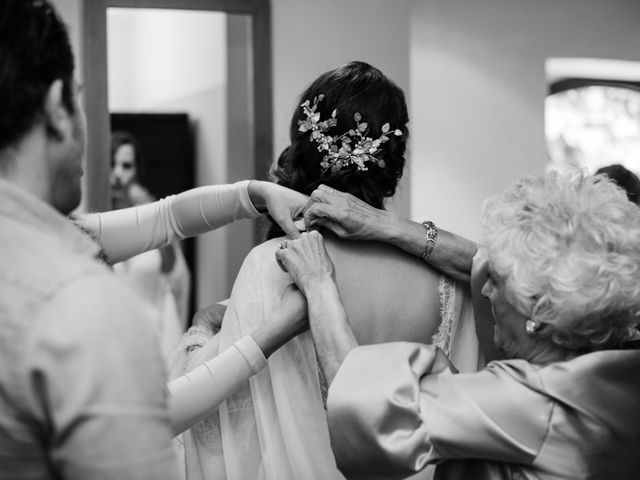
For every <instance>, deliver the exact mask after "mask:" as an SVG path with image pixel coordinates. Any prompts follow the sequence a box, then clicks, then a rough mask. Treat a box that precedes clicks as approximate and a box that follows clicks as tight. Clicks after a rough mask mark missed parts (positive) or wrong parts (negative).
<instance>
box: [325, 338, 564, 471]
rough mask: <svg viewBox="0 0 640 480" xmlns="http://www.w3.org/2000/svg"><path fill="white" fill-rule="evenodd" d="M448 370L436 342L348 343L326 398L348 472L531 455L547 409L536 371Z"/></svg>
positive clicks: (337, 452)
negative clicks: (432, 344)
mask: <svg viewBox="0 0 640 480" xmlns="http://www.w3.org/2000/svg"><path fill="white" fill-rule="evenodd" d="M525 365H526V364H525ZM520 366H522V365H520ZM452 372H453V366H452V365H450V363H449V361H448V359H447V358H446V356H445V355H444V354H443V353H442V351H441V350H439V349H438V348H437V347H433V346H427V345H420V344H413V343H400V342H398V343H387V344H379V345H368V346H361V347H357V348H355V349H353V350H352V351H351V352H350V353H349V354H348V355H347V358H346V359H345V360H344V362H343V364H342V366H341V367H340V369H339V371H338V373H337V375H336V377H335V379H334V381H333V383H332V384H331V386H330V388H329V395H328V400H327V413H328V419H329V429H330V434H331V443H332V446H333V450H334V453H335V455H336V460H337V462H338V466H339V467H340V469H341V470H342V471H343V472H344V473H345V475H347V476H350V475H353V476H354V477H357V476H358V474H359V473H360V474H362V473H363V472H366V471H375V472H378V473H379V474H380V475H384V477H385V478H389V479H393V478H404V477H406V476H408V475H410V474H412V473H415V472H418V471H420V470H422V469H423V468H425V467H426V466H427V465H428V464H430V463H439V462H440V461H443V460H456V459H460V460H462V461H464V460H465V459H469V458H471V459H480V460H487V461H496V462H515V463H528V462H531V461H533V459H534V458H535V457H536V455H537V453H538V451H539V450H540V447H541V446H542V443H543V442H544V439H545V436H546V432H547V430H548V425H547V420H548V419H549V416H550V412H551V411H552V408H553V405H552V402H551V401H550V400H549V398H548V397H546V396H544V395H541V394H539V393H538V392H539V390H538V389H539V388H541V385H539V384H536V375H535V372H533V371H528V370H527V369H526V368H523V369H522V370H520V371H519V370H518V367H514V368H512V367H511V366H508V365H507V366H503V365H501V364H492V365H491V367H489V368H487V369H485V370H483V371H481V372H478V373H469V374H454V373H452ZM445 465H450V464H449V463H448V462H447V463H446V464H445ZM448 468H449V467H448ZM451 478H454V477H451ZM455 478H474V476H473V475H472V476H468V477H467V476H459V477H455ZM482 478H485V477H482ZM486 478H489V477H486ZM491 478H493V477H491Z"/></svg>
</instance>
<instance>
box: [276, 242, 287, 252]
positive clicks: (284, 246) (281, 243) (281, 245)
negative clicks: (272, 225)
mask: <svg viewBox="0 0 640 480" xmlns="http://www.w3.org/2000/svg"><path fill="white" fill-rule="evenodd" d="M278 248H279V249H280V250H284V249H285V248H287V241H286V240H284V241H283V242H280V243H279V244H278Z"/></svg>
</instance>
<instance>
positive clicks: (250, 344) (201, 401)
mask: <svg viewBox="0 0 640 480" xmlns="http://www.w3.org/2000/svg"><path fill="white" fill-rule="evenodd" d="M266 365H267V359H266V358H265V356H264V354H263V353H262V351H261V350H260V348H259V347H258V345H257V344H256V342H255V341H254V340H253V338H252V337H251V336H250V335H246V336H245V337H243V338H241V339H240V340H238V341H237V342H236V343H234V344H233V345H232V346H231V347H229V348H228V349H226V350H225V351H223V352H221V353H220V354H219V355H217V356H216V357H214V358H212V359H211V360H209V361H207V362H205V363H204V364H203V365H200V366H199V367H196V368H194V369H193V370H191V371H190V372H188V373H186V374H185V375H183V376H181V377H178V378H176V379H175V380H172V381H171V382H170V383H169V385H168V387H169V393H170V401H169V412H170V415H169V417H170V419H171V423H172V425H173V432H174V434H177V433H179V432H182V431H183V430H185V429H187V428H189V427H190V426H191V425H193V424H194V423H196V422H197V421H198V420H199V419H200V418H201V417H202V416H203V415H204V414H206V413H207V412H210V411H211V410H212V409H214V408H217V407H218V406H219V405H220V404H221V403H222V402H223V401H225V400H226V399H227V398H228V397H229V396H230V395H231V394H232V393H233V392H234V391H235V390H236V389H237V388H238V387H239V386H240V385H242V384H243V383H245V382H247V381H248V380H249V378H250V377H252V376H253V375H255V374H256V373H258V372H259V371H260V370H262V369H263V368H264V367H265V366H266Z"/></svg>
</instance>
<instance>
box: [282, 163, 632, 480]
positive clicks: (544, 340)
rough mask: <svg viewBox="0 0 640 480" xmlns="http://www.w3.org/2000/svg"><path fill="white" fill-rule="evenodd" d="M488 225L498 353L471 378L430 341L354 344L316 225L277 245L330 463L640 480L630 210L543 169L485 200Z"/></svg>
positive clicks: (388, 470) (606, 187) (393, 470)
mask: <svg viewBox="0 0 640 480" xmlns="http://www.w3.org/2000/svg"><path fill="white" fill-rule="evenodd" d="M483 235H484V239H483V242H482V244H481V248H480V256H479V257H477V258H476V261H478V262H479V261H484V262H487V264H488V271H489V278H488V280H487V282H486V284H485V285H484V287H483V288H482V295H484V296H486V297H487V298H488V299H489V301H490V302H491V308H492V311H493V315H494V317H495V336H494V342H495V343H496V346H498V347H499V348H500V349H502V350H503V351H504V353H505V354H506V356H507V359H506V360H499V361H494V362H491V363H490V364H489V365H488V366H487V367H486V368H485V369H484V370H481V371H480V372H477V373H467V374H456V371H455V367H454V366H453V365H451V364H450V362H449V361H448V359H447V358H446V357H445V356H444V355H443V354H442V352H440V351H439V350H438V349H437V348H435V347H431V346H426V345H421V344H412V343H388V344H382V345H370V346H357V344H356V342H355V340H354V337H353V335H352V333H351V331H350V328H349V326H348V323H347V322H346V315H345V313H344V309H343V308H342V305H341V303H340V296H339V292H338V290H337V288H336V286H335V282H334V280H333V265H332V263H331V260H330V259H329V258H328V256H327V255H326V251H325V249H324V246H323V243H322V237H321V236H320V235H319V234H317V233H315V232H312V233H309V234H305V235H304V236H303V237H302V238H301V239H298V240H294V241H290V242H289V244H288V248H286V249H283V250H280V251H278V252H277V254H276V255H277V257H278V259H279V260H280V261H281V262H282V263H283V264H284V265H285V266H286V268H287V269H288V271H289V273H290V274H291V276H292V277H293V279H294V280H295V281H296V283H297V284H298V286H299V287H300V289H301V290H302V291H303V293H304V294H305V295H306V297H307V301H308V308H309V320H310V325H311V331H312V334H313V338H314V342H315V344H316V348H317V351H318V357H319V360H320V363H321V366H322V368H323V370H324V373H325V375H326V377H327V378H328V379H329V380H330V381H331V386H330V389H329V398H328V415H329V423H330V430H331V437H332V445H333V449H334V452H335V455H336V458H337V461H338V464H339V466H340V468H341V470H342V471H343V472H344V473H345V474H346V475H347V477H349V478H354V477H358V476H359V473H360V472H371V471H376V472H379V473H380V475H381V478H387V479H388V478H403V477H404V476H406V475H409V474H411V473H412V472H416V471H418V470H421V469H423V468H424V467H426V466H427V465H429V464H435V465H436V478H438V479H461V478H470V479H471V478H473V479H516V478H517V479H534V478H535V479H557V478H570V479H574V478H575V479H578V478H581V479H584V478H590V479H592V478H593V479H614V478H615V479H626V478H629V479H630V478H637V476H638V472H639V471H640V455H639V452H640V409H639V408H638V399H640V349H638V347H637V342H636V343H634V341H635V340H637V336H638V335H637V332H638V331H637V326H638V323H639V322H640V209H638V208H637V206H635V205H634V204H632V203H631V202H629V201H628V200H627V199H626V197H625V196H624V193H623V192H622V191H621V190H620V189H618V188H617V187H615V186H614V185H613V184H612V183H610V182H609V181H607V180H605V179H603V178H600V177H596V178H593V177H591V178H590V177H584V176H582V175H573V176H571V175H570V176H560V175H557V174H547V175H545V176H542V177H536V178H526V179H524V180H521V181H520V182H518V183H516V184H515V185H514V186H512V187H511V188H509V189H508V190H506V191H505V192H504V193H502V194H500V195H497V196H495V197H493V198H491V199H490V200H488V201H487V203H486V204H485V207H484V216H483ZM480 257H482V258H484V260H480Z"/></svg>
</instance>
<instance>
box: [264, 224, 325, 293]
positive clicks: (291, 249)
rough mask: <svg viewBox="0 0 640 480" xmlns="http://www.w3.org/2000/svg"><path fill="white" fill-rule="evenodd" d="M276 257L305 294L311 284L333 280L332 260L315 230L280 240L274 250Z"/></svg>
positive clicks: (320, 236)
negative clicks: (294, 238) (286, 239)
mask: <svg viewBox="0 0 640 480" xmlns="http://www.w3.org/2000/svg"><path fill="white" fill-rule="evenodd" d="M276 259H277V260H278V262H279V263H280V265H281V266H282V267H283V268H284V269H285V271H287V272H289V275H291V278H292V279H293V281H294V282H295V283H296V285H298V288H300V290H302V293H304V294H305V296H306V295H307V292H308V289H309V288H312V287H313V285H317V284H318V283H322V282H325V281H327V280H329V281H331V282H335V269H334V266H333V262H332V261H331V258H329V254H328V253H327V250H326V248H325V246H324V240H323V238H322V235H320V233H318V232H317V231H315V230H314V231H311V232H308V233H303V234H302V235H300V238H298V239H297V240H288V241H284V242H282V243H281V244H280V248H279V249H278V250H277V251H276Z"/></svg>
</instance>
